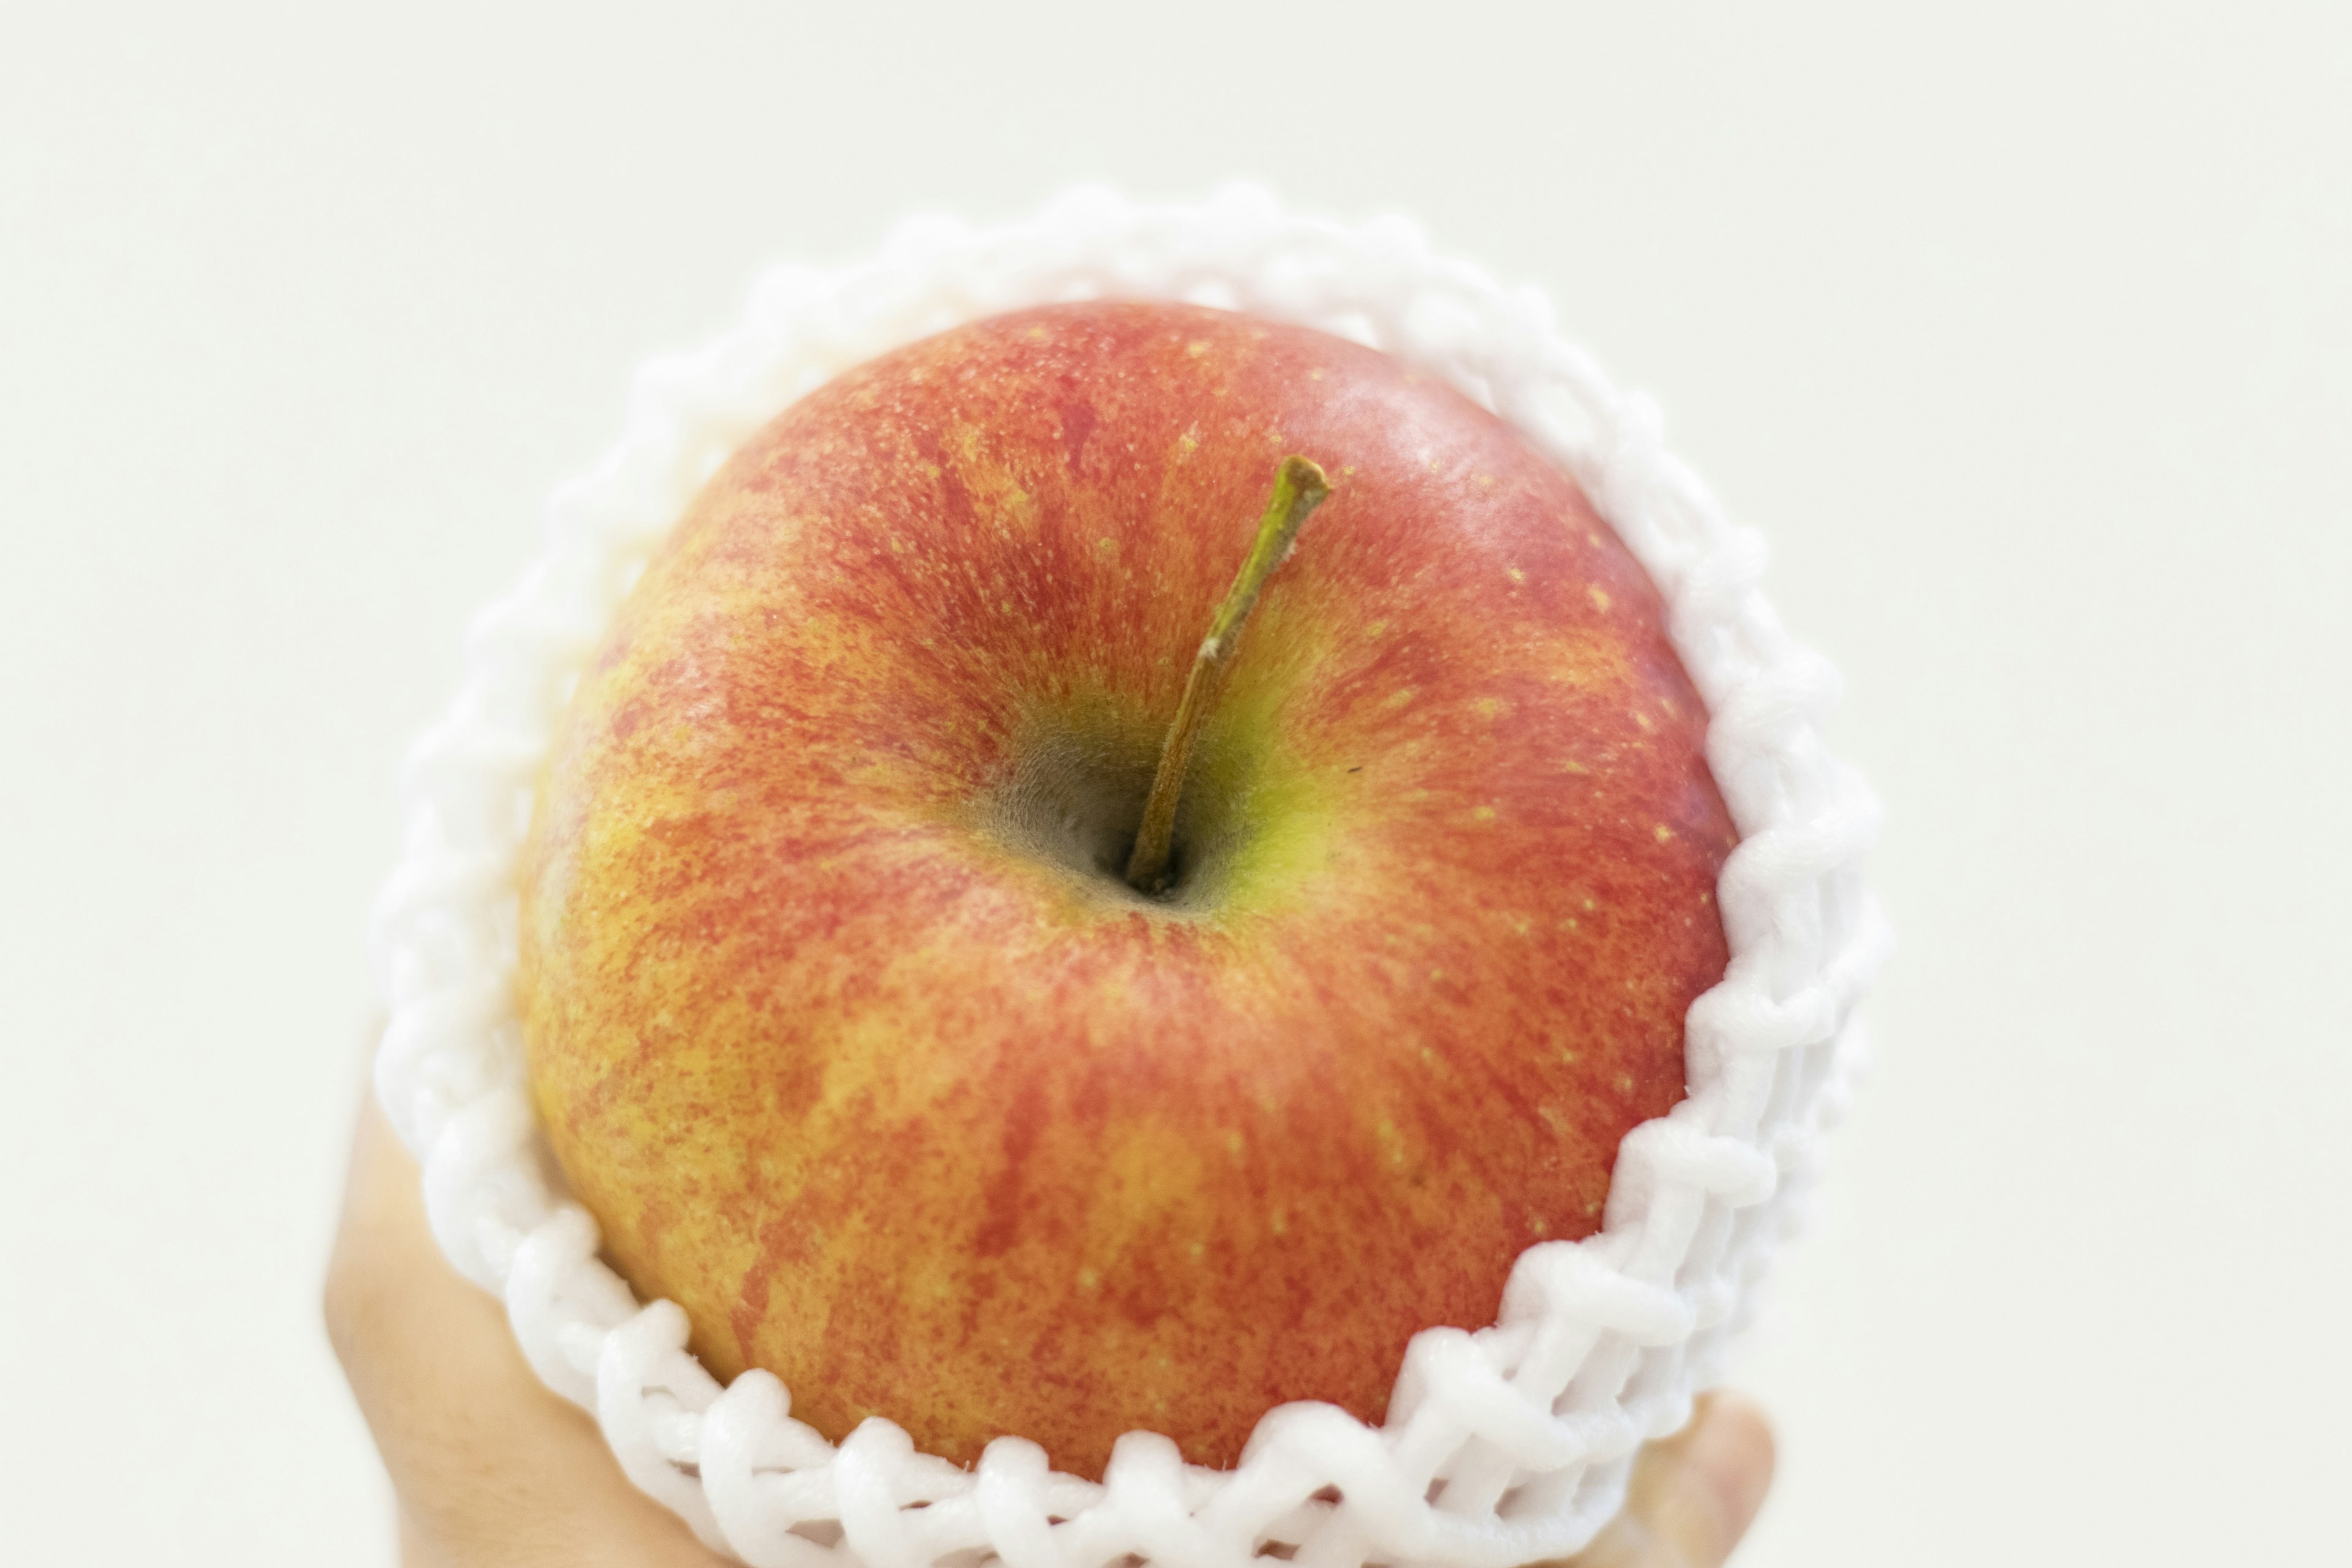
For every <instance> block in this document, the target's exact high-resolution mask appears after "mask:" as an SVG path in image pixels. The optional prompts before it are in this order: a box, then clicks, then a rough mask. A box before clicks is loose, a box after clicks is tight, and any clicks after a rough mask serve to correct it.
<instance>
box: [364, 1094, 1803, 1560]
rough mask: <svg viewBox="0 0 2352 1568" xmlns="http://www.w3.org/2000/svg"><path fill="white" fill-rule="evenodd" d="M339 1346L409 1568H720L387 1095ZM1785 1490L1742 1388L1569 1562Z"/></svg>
mask: <svg viewBox="0 0 2352 1568" xmlns="http://www.w3.org/2000/svg"><path fill="white" fill-rule="evenodd" d="M325 1307H326V1319H327V1332H328V1337H329V1338H330V1339H331V1341H332V1342H333V1344H334V1348H335V1353H336V1355H337V1356H338V1357H339V1358H340V1359H341V1362H342V1364H343V1371H344V1373H345V1375H346V1376H348V1377H349V1378H350V1380H351V1385H352V1394H353V1396H354V1397H356V1398H357V1400H358V1401H359V1406H360V1411H361V1414H362V1415H364V1416H365V1417H366V1420H367V1424H368V1426H369V1427H370V1429H371V1430H372V1431H373V1433H374V1436H375V1442H376V1447H377V1449H378V1451H379V1452H380V1453H381V1454H382V1455H383V1463H384V1468H385V1469H386V1470H387V1471H389V1472H390V1474H391V1477H392V1485H393V1490H394V1494H395V1495H396V1497H397V1498H398V1500H399V1523H400V1549H401V1563H402V1564H403V1568H478V1565H479V1568H488V1565H490V1564H498V1565H499V1568H535V1565H538V1564H548V1565H552V1564H557V1563H562V1564H564V1565H565V1568H720V1565H722V1564H724V1563H726V1561H727V1560H726V1559H724V1558H722V1557H719V1556H718V1555H716V1554H715V1553H713V1552H710V1551H709V1549H708V1548H706V1547H704V1546H703V1545H702V1544H701V1543H700V1542H697V1541H696V1540H695V1539H694V1536H693V1535H692V1533H691V1532H690V1531H688V1529H687V1528H686V1526H685V1524H684V1523H682V1522H681V1521H679V1520H678V1519H677V1517H676V1516H674V1515H673V1514H671V1513H670V1512H669V1511H668V1510H667V1509H665V1508H663V1507H662V1506H661V1505H660V1504H658V1503H656V1502H655V1501H654V1500H652V1499H651V1498H648V1497H646V1495H645V1494H644V1493H642V1492H640V1491H638V1490H637V1489H635V1487H633V1486H631V1485H630V1484H629V1482H628V1480H627V1479H625V1477H623V1475H622V1474H621V1470H620V1467H619V1465H618V1464H617V1463H616V1462H615V1461H614V1458H613V1456H612V1453H611V1451H610V1450H609V1449H608V1448H607V1447H605V1444H604V1435H603V1434H602V1433H600V1432H599V1431H598V1430H597V1429H596V1425H595V1423H594V1422H593V1421H592V1420H591V1419H590V1418H589V1417H588V1415H586V1414H585V1413H584V1412H583V1411H581V1410H579V1409H577V1408H575V1407H574V1406H573V1405H570V1404H568V1403H567V1402H565V1401H564V1400H562V1399H561V1398H559V1397H558V1396H557V1395H556V1394H553V1393H551V1391H550V1390H549V1389H548V1388H547V1387H546V1386H545V1385H544V1384H541V1382H540V1381H539V1379H538V1376H537V1375H536V1374H535V1373H532V1372H531V1370H530V1366H529V1365H528V1364H527V1363H525V1362H524V1361H523V1359H522V1352H521V1351H520V1348H519V1347H518V1346H517V1345H516V1344H515V1341H514V1334H513V1332H512V1331H511V1330H510V1329H509V1327H508V1324H507V1320H506V1312H505V1310H504V1309H503V1308H502V1307H501V1306H500V1304H499V1302H498V1301H497V1300H494V1299H493V1298H491V1297H490V1296H488V1295H486V1294H484V1293H483V1292H482V1291H480V1290H478V1289H475V1288H474V1286H472V1285H471V1284H469V1283H467V1281H466V1280H465V1279H461V1278H460V1277H459V1276H458V1275H457V1273H456V1272H455V1271H454V1270H452V1269H451V1268H450V1267H449V1265H448V1263H447V1262H446V1260H445V1259H444V1258H442V1256H441V1253H440V1249H439V1248H438V1247H436V1245H435V1244H434V1241H433V1237H432V1233H431V1231H430V1230H429V1229H428V1228H427V1226H426V1224H425V1204H424V1195H423V1191H422V1188H421V1185H420V1184H419V1180H418V1173H417V1168H416V1164H415V1161H413V1160H411V1159H410V1158H409V1156H408V1153H407V1152H406V1151H405V1150H404V1149H403V1148H402V1147H401V1146H400V1142H399V1140H398V1139H397V1138H395V1137H394V1135H393V1132H392V1130H391V1127H390V1126H389V1125H388V1124H387V1123H386V1122H385V1121H384V1120H383V1114H382V1113H381V1112H380V1111H379V1110H377V1109H376V1106H375V1103H374V1101H373V1100H372V1099H371V1100H369V1101H368V1103H367V1105H366V1106H365V1108H364V1109H363V1110H362V1112H361V1116H360V1124H359V1131H358V1135H357V1137H356V1139H355V1140H354V1142H353V1146H352V1168H351V1177H350V1184H349V1186H348V1187H347V1189H346V1190H345V1193H344V1198H343V1212H342V1221H341V1229H340V1230H339V1231H338V1232H337V1234H336V1237H335V1247H334V1257H333V1261H332V1262H331V1264H330V1265H329V1268H328V1274H327V1285H326V1301H325ZM1771 1479H1772V1436H1771V1432H1770V1429H1769V1427H1768V1426H1766V1425H1765V1423H1764V1419H1763V1417H1762V1415H1759V1413H1758V1412H1757V1410H1756V1408H1755V1407H1754V1406H1753V1405H1748V1403H1747V1402H1745V1401H1744V1400H1741V1399H1738V1397H1736V1396H1733V1395H1729V1394H1711V1395H1707V1396H1706V1397H1704V1398H1702V1399H1701V1400H1700V1401H1699V1403H1698V1408H1697V1411H1696V1414H1695V1415H1693V1416H1692V1418H1691V1421H1690V1424H1689V1425H1688V1426H1685V1428H1684V1429H1683V1430H1682V1431H1681V1432H1679V1433H1677V1434H1676V1435H1675V1436H1672V1437H1669V1438H1667V1439H1665V1440H1664V1441H1663V1442H1658V1443H1653V1444H1651V1445H1650V1446H1649V1447H1647V1448H1646V1449H1644V1450H1643V1454H1642V1456H1641V1458H1640V1459H1639V1460H1638V1461H1637V1462H1636V1464H1635V1467H1634V1471H1633V1485H1632V1488H1631V1490H1630V1492H1629V1495H1628V1498H1627V1500H1626V1506H1625V1510H1624V1511H1623V1512H1622V1514H1621V1515H1620V1516H1619V1517H1618V1518H1617V1519H1616V1520H1615V1521H1613V1522H1612V1523H1611V1525H1610V1526H1609V1527H1608V1529H1606V1530H1604V1531H1602V1532H1601V1536H1600V1537H1599V1539H1597V1540H1595V1541H1594V1542H1593V1543H1592V1544H1591V1546H1590V1547H1588V1548H1587V1549H1586V1550H1585V1551H1584V1552H1580V1553H1579V1554H1578V1555H1577V1557H1576V1558H1575V1560H1574V1562H1573V1563H1572V1564H1570V1565H1569V1568H1718V1565H1719V1564H1721V1563H1723V1562H1724V1560H1725V1559H1726V1557H1727V1556H1728V1555H1729V1553H1730V1552H1731V1549H1732V1547H1733V1546H1735V1545H1736V1544H1738V1541H1739V1538H1740V1536H1741V1535H1742V1534H1743V1533H1744V1532H1745V1531H1747V1529H1748V1523H1749V1521H1751V1520H1753V1519H1754V1518H1755V1515H1756V1510H1758V1508H1759V1507H1760V1506H1761V1505H1762V1503H1763V1500H1764V1492H1765V1489H1766V1488H1767V1487H1768V1486H1769V1484H1770V1482H1771Z"/></svg>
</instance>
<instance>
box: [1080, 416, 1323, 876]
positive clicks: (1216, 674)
mask: <svg viewBox="0 0 2352 1568" xmlns="http://www.w3.org/2000/svg"><path fill="white" fill-rule="evenodd" d="M1330 493H1331V481H1330V480H1329V479H1327V478H1326V477H1325V476H1324V473H1323V470H1322V469H1321V468H1318V467H1317V466H1316V465H1315V464H1314V463H1312V462H1309V461H1308V460H1307V458H1301V457H1296V456H1293V457H1288V458H1283V459H1282V466H1281V467H1280V468H1277V469H1276V470H1275V476H1274V493H1273V494H1272V495H1271V496H1269V497H1267V498H1266V503H1265V514H1264V515H1263V516H1261V517H1260V518H1259V519H1258V521H1257V538H1256V539H1255V541H1253V542H1251V544H1250V552H1249V555H1248V557H1247V558H1246V559H1244V561H1243V562H1242V569H1241V571H1240V573H1239V574H1237V575H1235V577H1234V585H1233V586H1232V587H1231V588H1228V589H1227V590H1226V591H1225V598H1224V603H1223V604H1221V605H1218V606H1217V614H1216V618H1215V619H1214V620H1212V621H1211V622H1210V623H1209V635H1208V636H1207V637H1203V638H1202V639H1201V651H1200V653H1199V654H1198V655H1196V656H1195V657H1194V658H1193V660H1192V673H1191V674H1189V675H1187V676H1186V677H1185V678H1184V696H1183V699H1182V700H1181V701H1179V702H1178V703H1177V705H1176V718H1175V721H1174V722H1172V723H1171V724H1170V725H1169V726H1168V739H1167V742H1165V743H1164V744H1163V745H1162V746H1161V747H1160V768H1159V771H1158V772H1157V773H1153V774H1152V775H1151V794H1150V795H1149V796H1147V797H1146V798H1145V800H1144V803H1143V822H1142V825H1141V826H1139V827H1138V828H1137V829H1136V830H1135V848H1134V849H1133V850H1132V851H1131V852H1130V853H1129V856H1128V859H1127V885H1128V886H1129V887H1130V888H1133V889H1135V890H1136V891H1138V892H1139V893H1144V894H1152V895H1156V894H1159V893H1162V892H1165V891H1166V890H1167V888H1168V884H1169V881H1170V879H1171V877H1170V872H1171V866H1170V861H1171V858H1173V854H1174V848H1175V841H1176V806H1177V803H1178V802H1179V801H1180V800H1181V798H1182V797H1183V794H1184V771H1185V768H1186V766H1187V765H1188V764H1189V763H1191V762H1192V742H1193V740H1194V739H1195V738H1196V737H1197V736H1198V735H1199V733H1200V731H1201V723H1202V721H1203V720H1204V719H1206V718H1207V717H1208V713H1209V710H1210V709H1211V708H1212V707H1213V706H1214V705H1215V703H1216V700H1217V693H1218V691H1219V690H1221V689H1223V685H1224V676H1225V671H1226V669H1227V668H1229V667H1231V665H1232V664H1233V661H1234V651H1235V650H1236V649H1237V648H1238V647H1240V644H1241V636H1242V628H1243V627H1244V626H1246V625H1247V624H1248V622H1249V617H1250V612H1251V611H1252V610H1255V608H1257V601H1258V595H1260V594H1262V593H1264V592H1265V582H1266V579H1267V578H1269V577H1271V576H1273V575H1274V571H1275V568H1276V567H1277V566H1279V565H1281V564H1282V563H1283V562H1284V560H1285V559H1286V558H1287V557H1288V556H1289V554H1290V547H1291V546H1292V545H1293V544H1295V543H1297V541H1298V531H1299V529H1300V528H1302V527H1304V526H1305V524H1306V522H1307V514H1308V513H1309V512H1311V511H1313V510H1315V509H1316V508H1317V507H1318V506H1320V505H1322V504H1323V498H1324V497H1326V496H1328V495H1329V494H1330Z"/></svg>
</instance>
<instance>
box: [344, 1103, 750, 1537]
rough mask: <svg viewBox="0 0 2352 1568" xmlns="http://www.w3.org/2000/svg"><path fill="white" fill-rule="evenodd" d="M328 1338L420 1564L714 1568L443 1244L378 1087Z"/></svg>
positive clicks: (361, 1144)
mask: <svg viewBox="0 0 2352 1568" xmlns="http://www.w3.org/2000/svg"><path fill="white" fill-rule="evenodd" d="M326 1316H327V1324H328V1334H329V1337H330V1338H331V1340H332V1341H333V1342H334V1346H335V1352H336V1354H337V1355H338V1356H339V1357H340V1358H341V1361H342V1363H343V1368H344V1371H345V1373H346V1374H347V1375H348V1376H349V1377H350V1379H351V1384H352V1394H354V1395H355V1396H356V1397H357V1399H358V1401H359V1405H360V1410H361V1412H362V1415H365V1416H366V1418H367V1423H368V1426H369V1428H370V1429H371V1430H372V1431H373V1433H374V1435H375V1440H376V1447H377V1448H378V1450H379V1451H380V1452H381V1453H382V1454H383V1462H384V1468H386V1469H387V1470H388V1471H389V1472H390V1473H391V1476H392V1481H393V1487H394V1490H395V1491H396V1492H397V1493H398V1494H399V1497H400V1504H401V1512H402V1539H403V1556H404V1560H406V1561H408V1562H410V1563H416V1564H425V1563H430V1564H434V1565H436V1568H438V1565H440V1564H444V1563H446V1564H450V1565H452V1568H457V1565H461V1564H468V1563H541V1562H546V1563H559V1562H560V1563H568V1564H581V1565H594V1564H604V1563H612V1564H615V1565H617V1564H623V1563H625V1564H627V1565H628V1568H712V1565H714V1564H716V1563H719V1558H717V1557H714V1556H713V1555H712V1554H711V1553H710V1552H708V1551H707V1550H705V1549H704V1548H703V1547H702V1546H701V1544H700V1543H699V1542H697V1541H696V1540H695V1539H694V1537H693V1535H692V1533H691V1532H690V1531H688V1529H687V1528H686V1526H685V1524H684V1522H683V1521H679V1520H678V1519H677V1517H676V1516H674V1515H673V1514H671V1513H670V1512H669V1511H668V1510H667V1509H664V1508H662V1507H661V1506H660V1505H659V1504H657V1503H656V1502H654V1501H653V1500H652V1499H650V1498H648V1497H646V1496H645V1495H644V1494H643V1493H642V1492H639V1491H637V1490H636V1489H635V1488H634V1487H632V1486H631V1485H630V1484H629V1482H628V1480H627V1479H626V1478H625V1477H624V1476H623V1475H622V1474H621V1470H620V1467H619V1465H618V1463H616V1462H615V1461H614V1458H613V1456H612V1453H611V1450H610V1449H609V1448H608V1447H606V1446H605V1443H604V1436H603V1434H602V1433H600V1432H599V1431H598V1430H597V1428H596V1426H595V1424H594V1423H593V1421H591V1420H590V1419H589V1418H588V1417H587V1415H585V1414H584V1413H583V1412H582V1411H580V1410H578V1409H576V1408H574V1407H573V1406H572V1405H569V1404H567V1403H566V1402H564V1401H563V1400H562V1399H560V1398H558V1397H557V1396H556V1395H555V1394H552V1393H551V1392H550V1391H549V1390H548V1389H547V1388H546V1387H545V1386H544V1385H543V1384H541V1383H540V1381H539V1379H538V1376H537V1375H536V1374H535V1373H532V1372H531V1370H530V1364H529V1363H526V1362H525V1361H524V1360H523V1359H522V1352H521V1350H520V1347H519V1346H518V1345H517V1344H516V1343H515V1340H514V1333H513V1331H512V1330H511V1329H510V1328H509V1325H508V1322H507V1317H506V1312H505V1310H504V1309H503V1308H502V1307H501V1306H500V1304H499V1302H498V1301H497V1300H493V1299H492V1298H491V1297H489V1296H488V1295H486V1294H484V1293H483V1292H482V1291H480V1290H478V1289H475V1287H474V1286H472V1285H471V1284H469V1283H467V1281H466V1280H464V1279H461V1278H459V1277H458V1275H457V1273H456V1272H455V1271H454V1270H453V1269H451V1268H450V1267H449V1265H448V1263H447V1261H446V1260H445V1259H444V1258H442V1256H441V1253H440V1249H439V1248H438V1247H436V1245H435V1243H434V1240H433V1236H432V1232H431V1230H430V1228H429V1227H428V1226H427V1224H426V1222H425V1205H424V1199H423V1194H422V1189H421V1185H420V1183H419V1178H418V1172H417V1167H416V1163H415V1161H413V1160H411V1159H410V1158H409V1157H408V1154H407V1152H406V1151H405V1150H404V1149H402V1148H401V1146H400V1143H399V1141H398V1140H397V1139H396V1138H395V1137H394V1135H393V1132H392V1130H391V1128H390V1126H389V1125H388V1124H386V1122H385V1121H384V1120H383V1113H382V1112H381V1111H379V1110H377V1109H376V1106H375V1104H374V1102H373V1100H370V1101H369V1102H368V1104H367V1105H366V1107H365V1108H364V1109H363V1110H362V1112H361V1115H360V1123H359V1129H358V1132H357V1135H356V1137H355V1138H354V1140H353V1144H352V1169H351V1178H350V1183H349V1185H348V1186H347V1188H346V1189H345V1194H344V1200H343V1216H342V1225H341V1229H340V1231H339V1232H338V1233H337V1236H336V1239H335V1250H334V1259H333V1262H332V1263H331V1265H330V1266H329V1269H328V1279H327V1291H326Z"/></svg>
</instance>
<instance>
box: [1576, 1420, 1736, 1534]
mask: <svg viewBox="0 0 2352 1568" xmlns="http://www.w3.org/2000/svg"><path fill="white" fill-rule="evenodd" d="M1772 1464H1773V1454H1772V1429H1771V1427H1770V1426H1769V1425H1767V1424H1766V1422H1765V1420H1764V1416H1763V1413H1762V1412H1761V1411H1759V1410H1758V1409H1757V1408H1756V1406H1755V1405H1751V1404H1749V1403H1748V1401H1747V1400H1745V1399H1742V1398H1740V1397H1739V1396H1738V1395H1737V1394H1706V1395H1703V1396H1702V1397H1701V1398H1700V1399H1699V1401H1698V1405H1697V1408H1696V1411H1695V1412H1694V1414H1693V1415H1692V1417H1691V1420H1690V1423H1689V1425H1687V1426H1685V1427H1684V1428H1683V1429H1682V1430H1681V1431H1680V1432H1678V1433H1676V1434H1675V1436H1672V1437H1669V1438H1666V1439H1665V1440H1664V1441H1663V1442H1657V1443H1653V1444H1651V1445H1650V1446H1649V1447H1646V1448H1644V1449H1643V1451H1642V1455H1641V1458H1638V1459H1637V1460H1635V1461H1634V1465H1633V1480H1632V1482H1631V1483H1630V1484H1629V1485H1628V1486H1627V1488H1626V1493H1625V1507H1624V1510H1623V1511H1622V1512H1621V1513H1620V1514H1619V1515H1618V1516H1617V1518H1616V1519H1614V1520H1612V1521H1610V1524H1609V1526H1608V1527H1607V1528H1606V1529H1605V1530H1603V1531H1601V1534H1600V1536H1599V1537H1597V1538H1596V1539H1595V1540H1594V1541H1593V1542H1592V1544H1591V1546H1589V1547H1587V1548H1586V1549H1585V1550H1584V1551H1583V1552H1580V1553H1579V1554H1578V1555H1577V1557H1576V1560H1575V1568H1721V1564H1722V1563H1723V1562H1724V1560H1725V1559H1727V1557H1729V1556H1730V1555H1731V1549H1732V1548H1733V1547H1735V1546H1737V1545H1738V1544H1739V1540H1740V1537H1741V1536H1743V1535H1745V1534H1746V1533H1747V1532H1748V1526H1749V1525H1750V1524H1752V1523H1753V1522H1754V1521H1755V1519H1756V1513H1757V1510H1759V1509H1760V1508H1761V1507H1762V1506H1763V1504H1764V1493H1765V1491H1766V1489H1769V1487H1770V1486H1771V1484H1772Z"/></svg>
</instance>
